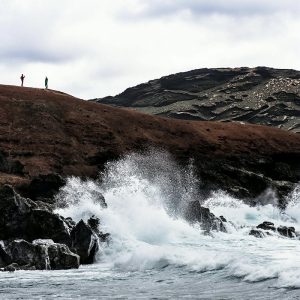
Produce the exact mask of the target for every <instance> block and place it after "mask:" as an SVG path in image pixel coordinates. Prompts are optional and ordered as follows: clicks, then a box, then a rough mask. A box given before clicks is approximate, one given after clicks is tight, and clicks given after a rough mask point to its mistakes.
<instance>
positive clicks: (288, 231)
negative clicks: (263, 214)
mask: <svg viewBox="0 0 300 300" xmlns="http://www.w3.org/2000/svg"><path fill="white" fill-rule="evenodd" d="M256 228H259V229H263V230H270V231H274V232H278V233H279V234H280V235H282V236H285V237H288V238H294V237H296V236H297V234H296V231H295V227H287V226H279V227H277V228H276V227H275V226H274V223H272V222H267V221H265V222H263V223H262V224H259V225H258V226H257V227H256ZM254 231H255V230H254ZM253 235H254V234H253Z"/></svg>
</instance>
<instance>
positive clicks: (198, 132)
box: [0, 85, 300, 199]
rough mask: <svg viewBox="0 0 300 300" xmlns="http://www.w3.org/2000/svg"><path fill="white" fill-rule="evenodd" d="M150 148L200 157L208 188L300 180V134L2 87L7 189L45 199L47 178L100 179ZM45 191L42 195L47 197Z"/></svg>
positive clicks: (0, 179)
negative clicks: (41, 183)
mask: <svg viewBox="0 0 300 300" xmlns="http://www.w3.org/2000/svg"><path fill="white" fill-rule="evenodd" d="M148 146H154V147H158V148H160V149H166V150H168V151H170V152H171V153H172V154H173V155H174V158H175V159H176V160H177V161H178V162H179V163H181V164H186V163H187V162H188V161H189V159H190V158H194V163H195V167H196V171H197V174H198V175H199V177H201V179H202V184H203V188H208V187H220V188H223V189H225V190H228V191H229V192H230V193H232V194H235V195H238V196H242V197H253V196H256V195H258V194H259V193H261V192H262V191H263V190H264V189H265V188H266V187H268V186H271V187H273V188H274V189H276V190H277V191H278V193H279V194H280V195H284V194H286V193H287V192H289V191H290V190H291V188H292V186H293V183H295V182H297V181H299V180H300V172H299V171H300V166H299V163H300V135H298V134H294V133H290V132H286V131H283V130H280V129H277V128H271V127H263V126H258V125H243V124H239V123H234V122H232V123H222V122H198V121H184V120H175V119H170V118H161V117H157V116H152V115H147V114H143V113H140V112H136V111H134V110H129V109H121V108H115V107H112V106H108V105H102V104H98V103H93V102H89V101H83V100H80V99H77V98H75V97H72V96H69V95H66V94H64V93H60V92H57V91H52V90H43V89H34V88H21V87H15V86H5V85H0V172H1V173H0V183H2V184H4V183H10V184H12V185H14V186H15V187H16V188H17V189H18V190H19V191H21V192H22V193H23V194H25V195H26V196H30V197H32V198H34V199H35V198H36V199H38V198H39V196H41V195H40V194H39V192H36V191H35V194H34V192H33V191H32V190H30V189H31V188H32V186H31V185H30V184H31V183H32V181H33V180H35V179H37V178H39V177H40V176H41V175H48V174H59V175H61V176H64V177H65V176H70V175H76V176H81V177H93V178H95V177H97V176H98V173H99V170H102V169H103V165H104V163H105V162H106V161H108V160H111V159H116V158H118V157H120V156H122V155H123V154H125V153H128V152H131V151H141V150H145V149H146V148H147V147H148ZM42 193H43V191H41V194H42Z"/></svg>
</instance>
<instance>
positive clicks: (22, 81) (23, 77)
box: [20, 74, 25, 86]
mask: <svg viewBox="0 0 300 300" xmlns="http://www.w3.org/2000/svg"><path fill="white" fill-rule="evenodd" d="M20 79H21V86H23V84H24V79H25V76H24V74H22V75H21V77H20Z"/></svg>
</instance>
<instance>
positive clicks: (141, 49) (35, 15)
mask: <svg viewBox="0 0 300 300" xmlns="http://www.w3.org/2000/svg"><path fill="white" fill-rule="evenodd" d="M1 5H2V7H1V10H0V36H1V39H2V40H1V43H0V83H4V84H19V77H20V74H21V73H24V74H25V75H26V80H25V84H27V85H29V86H36V87H42V86H43V82H44V77H45V76H48V78H49V86H50V88H53V89H58V90H62V91H64V92H68V93H71V94H73V95H75V96H79V97H82V98H84V99H88V98H94V97H101V96H106V95H114V94H117V93H120V92H121V91H123V90H124V89H125V88H127V87H129V86H133V85H136V84H138V83H141V82H144V81H148V80H150V79H153V78H157V77H160V76H164V75H168V74H170V73H175V72H181V71H186V70H190V69H196V68H202V67H227V66H228V67H239V66H250V67H254V66H258V65H267V66H272V67H279V68H294V69H300V60H299V59H298V56H299V53H300V43H299V38H298V35H299V29H300V20H299V18H298V15H299V13H300V2H299V1H298V0H284V1H282V0H264V1H258V0H252V1H250V0H243V1H241V0H214V1H211V0H113V1H111V0H76V1H71V0H51V1H47V2H46V1H44V0H26V1H23V0H2V1H1Z"/></svg>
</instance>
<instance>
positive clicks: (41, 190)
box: [25, 174, 66, 203]
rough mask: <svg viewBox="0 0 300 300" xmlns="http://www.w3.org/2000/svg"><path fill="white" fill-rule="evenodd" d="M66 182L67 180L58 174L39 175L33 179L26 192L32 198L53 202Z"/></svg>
mask: <svg viewBox="0 0 300 300" xmlns="http://www.w3.org/2000/svg"><path fill="white" fill-rule="evenodd" d="M65 184H66V180H65V179H64V178H62V177H61V176H60V175H58V174H48V175H39V176H38V177H36V178H34V179H33V180H32V181H31V183H30V185H29V186H28V187H27V190H26V191H25V193H26V195H27V196H28V197H29V198H30V199H33V200H41V201H44V202H48V203H51V202H52V201H53V197H54V195H55V194H56V193H58V191H59V189H60V188H61V187H62V186H64V185H65Z"/></svg>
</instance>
